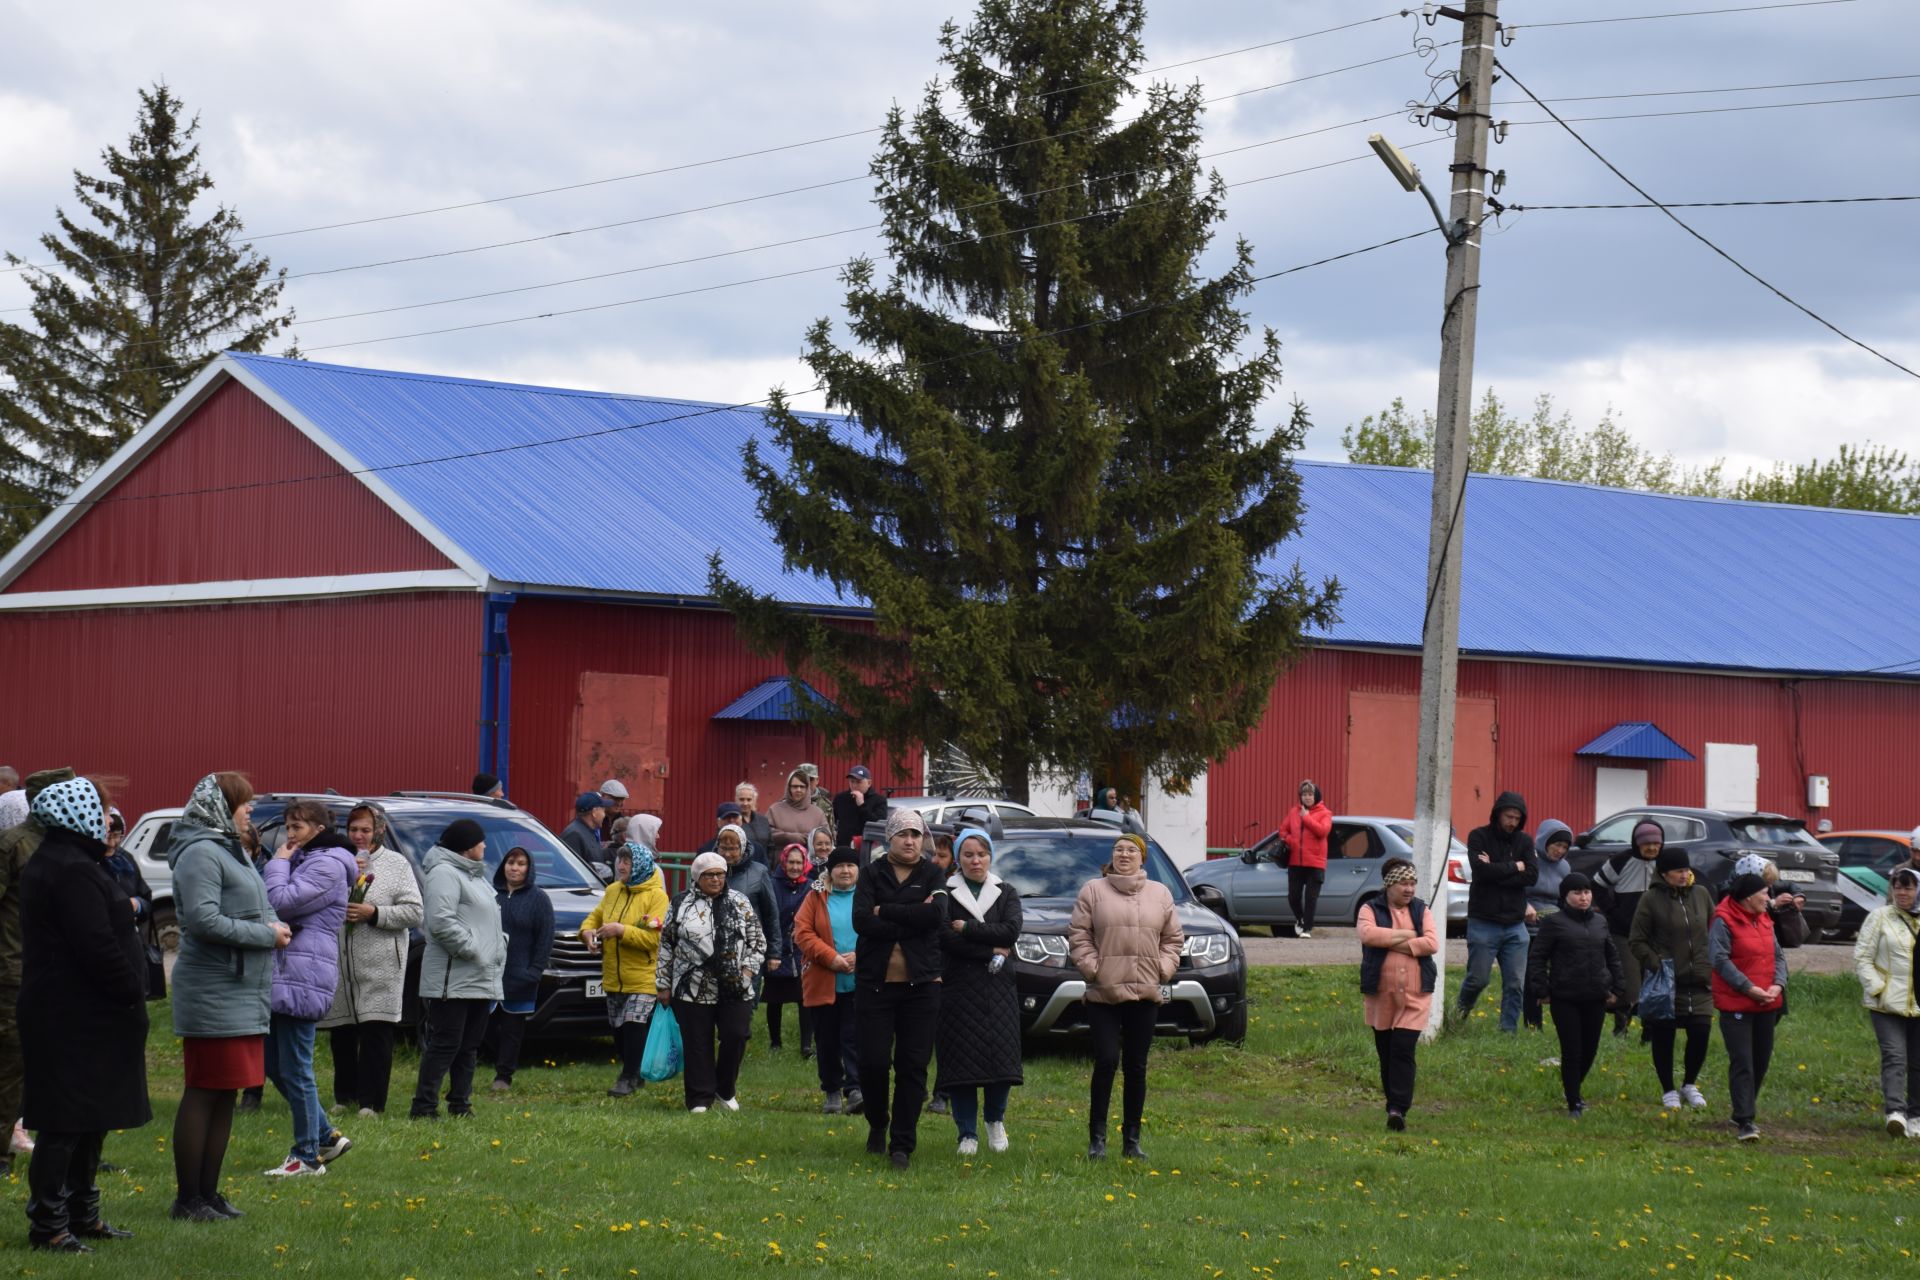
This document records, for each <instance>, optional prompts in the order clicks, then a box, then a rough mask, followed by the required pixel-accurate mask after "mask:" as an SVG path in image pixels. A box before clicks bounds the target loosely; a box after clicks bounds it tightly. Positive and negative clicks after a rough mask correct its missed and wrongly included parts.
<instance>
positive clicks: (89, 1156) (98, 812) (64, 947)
mask: <svg viewBox="0 0 1920 1280" xmlns="http://www.w3.org/2000/svg"><path fill="white" fill-rule="evenodd" d="M32 812H33V815H34V816H35V817H37V818H39V819H40V821H41V823H42V824H43V825H44V826H45V827H46V829H47V834H46V837H45V839H44V840H43V841H42V842H41V844H40V848H39V849H38V851H36V852H35V853H34V855H33V857H32V858H31V859H29V860H28V862H27V865H26V868H25V870H23V871H22V872H21V873H20V971H21V980H20V1000H19V1005H18V1008H19V1019H20V1049H21V1060H22V1066H23V1067H24V1068H25V1075H26V1082H25V1083H26V1088H25V1093H24V1095H23V1097H24V1101H23V1106H22V1111H23V1113H24V1119H25V1121H26V1125H27V1127H28V1128H29V1129H32V1130H35V1131H36V1132H37V1133H38V1134H39V1138H38V1142H37V1146H36V1149H35V1151H34V1154H33V1162H32V1164H31V1166H30V1167H29V1169H28V1171H27V1186H28V1189H29V1196H28V1199H27V1223H28V1233H27V1238H28V1241H29V1242H30V1243H31V1244H32V1245H33V1247H34V1248H36V1249H50V1250H54V1251H57V1252H62V1253H90V1252H92V1250H91V1248H90V1247H89V1246H88V1245H87V1244H86V1241H87V1240H124V1239H127V1238H128V1237H129V1236H130V1235H131V1233H130V1232H126V1231H121V1230H119V1229H118V1228H115V1227H111V1226H109V1225H107V1223H106V1222H105V1221H103V1220H102V1219H101V1217H100V1188H99V1187H98V1186H97V1185H96V1184H95V1180H94V1179H95V1171H96V1169H97V1167H98V1165H99V1161H100V1144H101V1142H102V1141H104V1140H105V1138H106V1136H107V1131H108V1130H110V1129H137V1128H139V1127H140V1126H142V1125H144V1124H146V1123H147V1122H148V1121H149V1120H151V1119H153V1108H152V1106H151V1105H150V1104H149V1102H148V1099H147V1054H146V1050H147V965H146V956H145V954H144V953H143V952H142V950H141V947H140V939H139V936H138V935H137V934H135V933H134V931H133V908H132V906H130V905H129V904H128V902H127V899H126V896H125V895H124V894H122V893H121V892H120V886H119V885H118V884H116V883H115V882H114V879H113V877H112V876H110V875H108V874H107V870H106V868H105V866H103V865H102V859H103V858H105V856H106V852H107V845H106V839H105V837H106V834H107V822H106V806H105V801H104V799H103V797H102V796H101V794H100V791H99V790H98V789H97V788H96V787H95V785H94V784H93V783H92V782H90V781H89V780H87V779H86V778H75V779H72V780H71V781H68V782H57V783H54V784H53V785H52V786H49V787H47V788H45V789H44V790H42V791H41V792H40V794H39V795H37V796H35V797H34V801H33V810H32Z"/></svg>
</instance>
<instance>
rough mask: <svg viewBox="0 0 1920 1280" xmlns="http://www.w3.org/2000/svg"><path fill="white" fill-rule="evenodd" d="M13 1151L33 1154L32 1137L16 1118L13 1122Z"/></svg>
mask: <svg viewBox="0 0 1920 1280" xmlns="http://www.w3.org/2000/svg"><path fill="white" fill-rule="evenodd" d="M13 1153H14V1154H15V1155H20V1156H30V1155H32V1154H33V1138H32V1136H31V1135H29V1134H28V1133H27V1129H26V1126H25V1125H23V1124H21V1123H20V1121H18V1120H15V1121H14V1122H13Z"/></svg>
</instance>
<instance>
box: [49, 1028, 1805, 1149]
mask: <svg viewBox="0 0 1920 1280" xmlns="http://www.w3.org/2000/svg"><path fill="white" fill-rule="evenodd" d="M1779 1024H1780V1015H1779V1013H1778V1012H1774V1013H1728V1012H1726V1011H1725V1010H1722V1011H1721V1013H1720V1038H1721V1039H1722V1040H1724V1041H1726V1045H1727V1099H1728V1101H1730V1102H1731V1103H1732V1104H1733V1122H1734V1123H1735V1124H1752V1123H1753V1114H1754V1105H1755V1103H1756V1102H1757V1101H1758V1099H1759V1096H1760V1090H1761V1089H1762V1088H1763V1087H1765V1085H1766V1083H1767V1066H1768V1064H1769V1063H1771V1062H1772V1061H1773V1033H1774V1029H1775V1028H1776V1027H1778V1026H1779ZM36 1154H37V1153H36Z"/></svg>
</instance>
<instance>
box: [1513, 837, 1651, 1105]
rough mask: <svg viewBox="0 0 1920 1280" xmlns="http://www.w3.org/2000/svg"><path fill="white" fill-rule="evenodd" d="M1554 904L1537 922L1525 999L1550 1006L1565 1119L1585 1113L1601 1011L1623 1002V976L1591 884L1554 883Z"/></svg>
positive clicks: (1565, 879) (1603, 1017)
mask: <svg viewBox="0 0 1920 1280" xmlns="http://www.w3.org/2000/svg"><path fill="white" fill-rule="evenodd" d="M1559 881H1560V900H1559V901H1558V902H1557V903H1556V904H1555V909H1554V910H1553V911H1551V912H1549V913H1547V915H1546V916H1544V917H1542V919H1541V921H1540V931H1539V933H1537V934H1536V935H1534V939H1533V943H1532V945H1531V946H1529V947H1528V949H1527V999H1528V1000H1529V1001H1530V1002H1531V1003H1533V1004H1534V1005H1535V1006H1538V1005H1540V1004H1542V1003H1548V1002H1550V1003H1551V1004H1552V1005H1553V1029H1554V1032H1555V1034H1557V1035H1558V1036H1559V1037H1560V1088H1561V1091H1562V1092H1563V1093H1564V1094H1565V1095H1566V1100H1567V1114H1568V1115H1569V1116H1571V1117H1573V1118H1574V1119H1575V1120H1578V1119H1579V1118H1580V1116H1581V1114H1582V1113H1584V1112H1585V1111H1586V1109H1587V1104H1586V1102H1585V1101H1584V1099H1583V1097H1582V1095H1581V1086H1582V1085H1583V1084H1584V1083H1585V1081H1586V1078H1587V1073H1588V1072H1589V1071H1591V1070H1593V1060H1594V1057H1595V1056H1596V1055H1597V1054H1598V1053H1599V1052H1600V1032H1601V1028H1603V1027H1604V1026H1606V1022H1607V1010H1608V1009H1611V1008H1613V1007H1614V1006H1616V1005H1618V1004H1620V1003H1621V1002H1622V1001H1623V1000H1625V999H1626V995H1627V982H1626V974H1625V972H1624V971H1623V970H1622V969H1621V967H1620V952H1619V949H1618V948H1616V947H1615V946H1614V945H1613V935H1612V934H1610V933H1609V932H1608V931H1607V922H1606V920H1605V919H1604V918H1602V917H1601V915H1600V914H1599V913H1598V912H1597V911H1595V910H1594V909H1593V881H1591V880H1589V879H1587V877H1586V876H1584V875H1581V874H1580V873H1579V872H1578V871H1571V872H1568V873H1567V874H1566V875H1564V876H1561V877H1559Z"/></svg>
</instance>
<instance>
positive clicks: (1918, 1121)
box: [1907, 1116, 1920, 1138]
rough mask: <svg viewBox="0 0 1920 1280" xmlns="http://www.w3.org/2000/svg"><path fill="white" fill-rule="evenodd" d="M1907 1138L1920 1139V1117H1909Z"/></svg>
mask: <svg viewBox="0 0 1920 1280" xmlns="http://www.w3.org/2000/svg"><path fill="white" fill-rule="evenodd" d="M1907 1136H1908V1137H1909V1138H1920V1116H1909V1117H1907Z"/></svg>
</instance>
